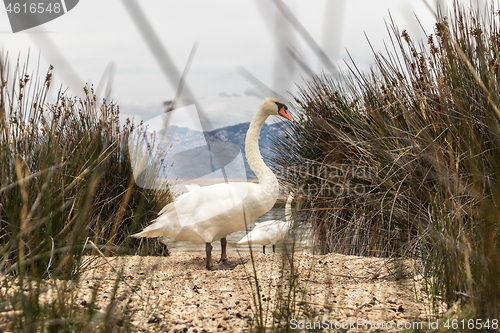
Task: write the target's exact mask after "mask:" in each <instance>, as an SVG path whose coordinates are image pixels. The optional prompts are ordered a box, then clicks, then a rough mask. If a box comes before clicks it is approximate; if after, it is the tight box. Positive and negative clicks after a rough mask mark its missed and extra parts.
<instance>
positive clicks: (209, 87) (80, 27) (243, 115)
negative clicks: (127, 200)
mask: <svg viewBox="0 0 500 333" xmlns="http://www.w3.org/2000/svg"><path fill="white" fill-rule="evenodd" d="M428 1H429V3H430V5H431V6H432V7H435V6H436V1H435V0H428ZM462 2H464V3H469V1H465V0H463V1H462ZM139 3H140V6H141V7H142V9H143V10H144V12H145V14H146V16H147V18H148V19H149V22H150V24H151V26H152V27H153V29H154V30H155V31H156V32H157V34H158V36H159V37H160V40H161V43H162V44H163V46H164V47H165V48H166V49H167V51H168V53H169V54H170V56H171V57H172V58H173V61H174V62H175V65H176V67H178V69H179V70H180V71H182V69H183V68H184V66H185V64H186V61H187V59H188V57H189V54H190V51H191V49H192V47H193V45H194V43H195V42H197V43H198V48H197V50H196V52H195V55H194V59H193V62H192V66H191V68H190V70H189V74H188V76H187V84H188V85H189V87H190V89H191V91H192V93H193V95H194V96H195V98H196V99H197V101H198V102H199V107H200V108H202V109H203V110H204V111H205V113H206V114H207V116H208V117H209V118H210V123H211V125H212V126H213V127H214V128H217V127H221V126H226V125H232V124H236V123H240V122H246V121H250V119H251V117H252V115H253V113H254V112H255V110H256V109H257V107H258V105H259V103H260V101H261V97H262V96H263V95H264V94H265V93H263V92H262V91H259V89H258V88H257V87H255V85H254V84H253V83H252V82H250V81H248V79H247V78H245V76H243V75H242V74H241V72H242V71H241V68H244V69H246V70H247V71H248V72H249V73H251V74H252V75H253V76H254V77H256V78H257V79H258V80H260V81H262V82H263V83H264V84H265V85H267V86H269V87H271V88H273V89H275V90H276V91H278V92H279V93H280V94H282V95H284V96H285V97H289V95H288V94H287V93H286V90H292V91H293V90H294V85H295V84H301V83H302V82H303V78H307V77H308V75H309V74H308V73H307V72H306V71H304V70H303V69H301V68H300V67H299V66H297V65H296V63H294V62H291V61H288V60H289V59H290V55H289V53H287V51H286V50H287V49H289V50H295V51H294V52H296V54H297V55H299V56H300V57H301V59H302V61H304V63H306V64H307V65H308V66H309V67H310V68H311V69H312V70H313V71H314V72H315V73H320V72H321V71H325V72H327V73H328V72H329V70H328V68H327V67H325V64H324V63H323V62H321V61H319V58H318V56H317V55H316V54H315V53H314V52H313V51H312V49H311V47H310V45H309V44H308V43H306V42H305V40H304V38H303V37H302V36H301V35H300V34H298V33H297V30H296V29H294V28H293V27H291V26H290V25H289V23H288V21H287V20H285V19H284V18H283V15H281V14H280V12H278V11H277V9H276V6H275V5H274V4H273V2H272V1H270V0H240V1H234V0H233V1H230V0H212V1H207V0H183V1H179V0H176V1H160V0H140V1H139ZM284 3H285V4H286V5H287V6H288V8H289V9H290V10H291V12H292V13H293V14H294V16H295V17H296V18H297V19H298V20H299V21H300V23H301V24H302V26H303V27H304V28H305V30H307V32H308V34H310V36H311V37H312V39H313V40H314V41H315V42H316V43H317V44H319V45H320V46H322V48H323V49H324V50H325V51H326V53H327V55H328V58H329V59H330V60H331V62H332V63H333V64H334V65H335V66H339V67H340V68H345V65H344V61H348V62H349V60H348V59H349V58H348V55H347V52H346V50H347V51H348V52H349V53H350V55H351V56H352V58H353V59H354V61H355V63H356V64H357V65H358V67H360V68H361V69H363V70H367V69H369V68H370V66H371V65H372V64H373V53H372V51H371V49H370V45H369V44H368V42H367V40H366V37H365V34H366V36H367V37H368V38H369V40H370V42H371V44H372V47H373V48H374V49H375V50H376V51H381V50H383V49H384V41H386V42H388V41H389V37H388V33H387V30H386V26H385V24H386V22H387V21H389V12H390V13H391V15H392V18H393V20H394V22H395V23H396V24H397V26H398V27H399V29H400V30H403V29H407V30H408V32H409V33H410V35H411V36H412V37H413V38H416V39H418V38H423V37H424V36H425V34H424V33H423V32H422V29H421V28H420V26H419V25H418V23H417V20H416V18H415V15H416V16H417V17H418V18H419V20H420V23H421V24H422V26H423V27H424V29H425V30H426V32H427V34H430V33H431V32H432V31H433V26H434V17H433V15H432V13H431V11H430V10H429V9H428V8H427V7H426V6H425V5H424V3H423V1H419V0H377V1H373V0H342V1H341V0H313V1H311V0H308V1H299V0H290V1H288V0H286V1H284ZM441 3H442V4H443V5H449V4H451V0H450V1H444V0H443V1H441ZM480 3H481V4H482V5H484V4H485V3H486V1H485V0H483V1H480ZM54 45H55V46H56V47H57V49H58V51H55V49H54ZM0 49H2V50H4V51H8V52H9V58H10V60H11V62H13V61H15V59H16V58H17V55H18V54H20V57H21V60H22V61H24V59H25V58H26V55H27V53H28V50H30V54H31V61H30V63H31V66H32V68H35V67H36V63H37V57H38V54H39V52H41V53H40V54H41V66H40V67H41V68H42V69H43V71H45V70H46V68H47V67H48V64H52V65H54V67H55V72H54V75H55V78H56V84H54V85H53V87H55V88H57V87H58V86H59V85H61V84H62V85H63V86H64V87H65V88H66V87H67V88H69V90H68V92H69V93H70V94H72V95H82V93H83V89H82V87H83V85H84V83H85V82H90V83H93V84H94V85H95V86H97V85H98V83H99V81H100V80H101V78H102V77H103V75H104V73H105V70H106V68H107V67H108V66H109V65H110V64H113V66H114V68H115V75H114V79H113V85H112V88H113V90H112V95H111V96H112V99H113V101H115V102H116V103H117V104H118V105H119V106H120V109H121V112H122V115H123V116H129V117H134V118H135V120H138V119H144V120H148V119H151V118H153V117H155V116H158V115H160V114H161V113H162V112H163V106H162V102H163V101H166V100H170V99H172V98H173V97H174V95H175V89H174V87H173V86H172V85H171V84H170V82H169V80H167V78H166V77H165V76H164V75H163V73H162V71H161V69H160V66H159V65H158V63H157V61H156V60H155V57H154V56H153V54H152V52H151V50H150V49H149V47H148V46H147V44H146V42H145V41H144V39H143V37H142V36H141V34H140V33H139V31H138V29H137V27H136V26H135V25H134V22H133V20H132V18H131V16H130V15H129V13H128V12H127V10H126V8H125V6H124V4H123V2H122V0H81V1H80V2H79V3H78V5H77V6H76V7H75V8H74V9H72V10H71V11H69V12H67V13H66V14H65V15H63V16H61V17H59V18H57V19H55V20H53V21H51V22H48V23H45V24H43V25H42V26H39V27H35V28H32V29H29V30H26V31H24V32H19V33H15V34H13V33H12V32H11V28H10V25H9V20H8V17H7V13H6V11H5V9H4V8H3V7H2V8H1V9H0ZM287 59H288V60H287ZM68 65H69V66H68ZM101 95H103V93H102V94H101ZM179 106H181V105H179ZM178 124H179V125H182V124H183V122H182V119H181V118H179V120H178Z"/></svg>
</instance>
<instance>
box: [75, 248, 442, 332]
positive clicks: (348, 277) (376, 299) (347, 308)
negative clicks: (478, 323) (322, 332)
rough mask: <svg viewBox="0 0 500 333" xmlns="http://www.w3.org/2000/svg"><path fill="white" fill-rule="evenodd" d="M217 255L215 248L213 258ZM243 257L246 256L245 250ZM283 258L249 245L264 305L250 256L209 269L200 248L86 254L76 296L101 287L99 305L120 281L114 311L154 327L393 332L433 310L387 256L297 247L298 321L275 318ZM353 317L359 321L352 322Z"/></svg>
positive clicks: (139, 325) (138, 325)
mask: <svg viewBox="0 0 500 333" xmlns="http://www.w3.org/2000/svg"><path fill="white" fill-rule="evenodd" d="M218 256H219V254H218V253H214V258H218ZM228 256H229V259H230V260H231V259H239V257H240V255H239V254H237V253H235V252H228ZM241 257H242V258H243V259H250V253H244V254H241ZM282 258H283V255H282V254H278V253H276V254H267V255H263V254H262V253H254V265H255V271H256V272H257V274H256V275H257V278H258V281H259V286H260V304H261V307H262V309H263V311H262V312H260V311H258V306H257V307H256V306H255V302H254V300H255V301H256V302H257V303H259V300H258V299H256V298H254V295H256V292H255V290H256V289H255V279H254V276H255V275H254V273H253V272H254V271H253V265H252V262H251V261H249V262H248V263H246V264H245V265H240V266H238V267H237V268H235V269H234V270H231V271H208V270H206V269H205V256H204V253H203V252H200V253H199V254H198V253H188V254H186V253H182V252H173V253H172V255H171V256H170V257H138V256H130V257H120V258H116V257H115V258H107V260H108V261H109V262H107V261H105V260H104V259H103V258H95V257H87V258H86V261H88V263H89V265H90V266H91V268H90V269H88V270H87V271H86V273H85V274H84V276H82V279H81V281H80V287H79V288H80V294H79V296H78V298H79V300H78V302H80V304H81V306H83V307H85V306H88V304H89V302H90V300H91V294H92V292H93V291H96V288H98V289H99V291H100V292H99V296H98V303H99V304H101V305H100V306H102V307H103V308H104V307H105V304H107V303H109V300H110V299H111V298H112V296H111V294H112V289H113V285H114V284H115V282H116V281H118V285H119V289H118V293H117V295H118V297H117V300H118V305H117V307H116V311H123V310H128V311H131V312H132V313H133V314H132V325H133V326H134V327H135V329H137V330H138V331H152V332H222V331H227V332H248V331H249V330H250V328H251V327H252V326H253V327H254V328H255V326H256V325H257V321H256V319H255V318H256V317H260V318H262V321H263V322H264V326H266V327H273V325H282V326H284V325H288V326H290V328H292V329H294V328H297V329H298V328H305V329H307V328H308V326H307V325H308V324H309V325H314V322H317V324H318V325H319V323H320V322H321V324H322V325H330V326H329V328H335V325H337V327H341V326H342V325H344V327H347V329H341V330H339V332H364V331H368V330H369V328H370V326H368V323H367V321H369V322H370V323H372V324H373V325H375V324H377V323H378V324H379V325H380V324H382V323H383V325H385V326H384V327H385V328H388V326H387V325H389V323H391V324H390V325H391V326H392V327H393V330H392V331H394V332H395V331H398V330H397V329H396V327H397V325H398V323H402V324H404V323H416V322H427V320H428V319H429V318H430V313H429V305H428V303H427V298H426V295H425V288H424V284H423V279H422V278H421V277H419V276H413V277H408V276H407V277H405V276H401V274H398V273H397V272H398V271H399V270H397V269H395V266H394V264H393V263H391V262H389V261H388V260H387V259H380V258H364V257H355V256H344V255H340V254H328V255H311V254H307V253H299V254H296V255H295V259H294V267H295V269H296V270H297V276H298V277H299V278H298V284H297V288H296V294H295V298H294V302H293V306H292V307H290V308H291V309H292V315H293V317H292V318H295V319H296V321H292V322H290V321H289V322H285V321H284V319H281V321H280V319H278V318H273V316H272V314H273V310H274V309H275V307H276V306H278V307H279V305H277V303H278V302H277V300H279V299H281V297H279V295H282V294H288V292H289V290H290V289H289V287H288V285H289V281H290V273H289V272H290V271H289V270H282ZM111 266H113V268H112V267H111ZM115 270H116V271H115ZM118 271H120V273H117V272H118ZM406 272H411V269H407V270H406ZM277 294H278V296H277ZM445 310H446V309H445V308H444V307H442V309H441V311H445ZM260 313H262V316H260ZM382 321H383V322H382ZM354 322H356V323H357V325H358V326H357V327H356V328H354V329H353V327H354V326H352V325H353V323H354ZM349 323H350V324H349ZM347 325H350V326H347ZM349 327H350V328H349ZM323 328H324V327H323ZM384 331H386V330H385V329H384Z"/></svg>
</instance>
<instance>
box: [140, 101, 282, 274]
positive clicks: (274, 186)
mask: <svg viewBox="0 0 500 333" xmlns="http://www.w3.org/2000/svg"><path fill="white" fill-rule="evenodd" d="M270 115H276V116H277V115H279V116H282V117H284V118H286V119H288V120H292V118H291V117H290V115H289V114H288V108H287V107H286V106H285V105H284V104H283V102H282V101H281V100H280V99H278V98H274V97H268V98H266V99H264V101H262V103H261V105H260V107H259V109H258V110H257V112H256V113H255V115H254V117H253V118H252V122H251V123H250V127H249V128H248V131H247V135H246V139H245V150H246V157H247V160H248V164H249V165H250V168H251V169H252V171H253V172H254V173H255V175H256V176H257V178H258V179H259V184H253V183H243V182H240V183H221V184H215V185H211V186H203V187H196V186H193V187H189V188H188V191H189V192H187V193H184V194H183V195H181V196H180V197H178V198H177V199H176V200H175V201H174V202H172V203H170V204H168V205H167V206H165V207H164V208H163V209H162V210H161V211H160V213H159V215H160V216H159V217H158V218H157V219H156V220H154V221H153V222H154V223H153V224H151V225H150V226H148V227H147V228H145V229H144V230H143V231H142V232H139V233H137V234H135V235H132V237H158V236H170V237H173V238H176V239H180V240H189V241H192V242H194V243H205V244H206V246H205V248H206V253H207V259H206V267H207V269H210V270H215V269H233V268H234V267H236V266H237V265H238V264H241V263H244V262H228V261H227V256H226V244H227V241H226V236H227V235H229V234H231V233H233V232H236V231H238V230H241V229H243V228H245V226H247V225H249V224H250V223H252V222H253V221H255V220H256V219H257V218H258V217H259V216H261V215H262V214H264V213H265V212H267V211H269V210H270V209H271V208H272V207H273V206H274V204H275V202H276V199H277V197H278V191H279V185H278V180H277V179H276V176H275V175H274V174H273V172H272V171H271V169H269V168H268V167H267V165H266V164H265V163H264V161H263V159H262V156H261V155H260V150H259V134H260V130H261V128H262V126H263V125H264V122H265V121H266V119H267V118H268V117H269V116H270ZM219 239H220V240H221V246H222V253H221V264H220V265H212V245H211V244H210V243H212V242H213V241H216V240H219Z"/></svg>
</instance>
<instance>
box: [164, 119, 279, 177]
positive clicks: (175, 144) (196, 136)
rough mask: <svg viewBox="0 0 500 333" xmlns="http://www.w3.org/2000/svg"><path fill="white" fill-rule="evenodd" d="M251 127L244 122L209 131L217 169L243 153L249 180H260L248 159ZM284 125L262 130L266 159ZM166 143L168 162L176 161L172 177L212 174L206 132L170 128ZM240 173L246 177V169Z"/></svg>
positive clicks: (261, 143) (172, 167)
mask: <svg viewBox="0 0 500 333" xmlns="http://www.w3.org/2000/svg"><path fill="white" fill-rule="evenodd" d="M249 126H250V123H241V124H237V125H232V126H226V127H222V128H218V129H216V130H213V131H210V132H207V138H208V140H209V142H210V144H211V145H210V147H211V149H212V153H214V154H215V155H216V156H217V157H218V158H217V160H216V161H212V163H214V168H215V169H218V168H220V167H221V166H222V165H225V164H227V163H229V162H230V161H232V160H233V159H234V158H235V157H236V156H237V155H238V153H239V152H240V151H241V152H242V153H243V160H244V167H245V172H246V176H247V178H256V176H255V174H254V173H253V171H252V170H251V169H250V166H249V165H248V162H247V160H246V157H245V137H246V132H247V130H248V127H249ZM283 126H284V123H274V124H270V125H268V124H264V126H263V127H262V130H261V133H260V138H259V146H260V152H261V154H262V157H263V158H264V160H267V159H268V158H269V157H270V156H271V154H272V153H271V150H270V149H269V147H270V146H271V138H272V137H277V136H279V135H281V132H282V130H281V128H282V127H283ZM162 134H163V133H161V132H160V133H158V135H157V136H158V137H161V135H162ZM164 142H167V143H166V145H168V147H166V146H163V149H166V150H168V155H167V159H169V156H170V157H171V158H172V159H173V160H174V162H173V165H172V166H171V169H170V170H171V171H170V175H169V177H179V178H197V177H199V176H201V175H206V174H208V173H210V171H211V165H210V162H207V161H210V159H209V155H208V150H207V148H206V141H205V136H204V134H203V133H202V132H200V131H196V130H192V129H190V128H187V127H178V126H175V125H170V126H169V128H168V130H167V136H166V137H165V141H164ZM203 161H205V162H203ZM240 174H244V172H243V170H241V172H240Z"/></svg>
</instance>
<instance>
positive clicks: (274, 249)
mask: <svg viewBox="0 0 500 333" xmlns="http://www.w3.org/2000/svg"><path fill="white" fill-rule="evenodd" d="M274 252H276V246H274V244H273V253H274Z"/></svg>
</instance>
